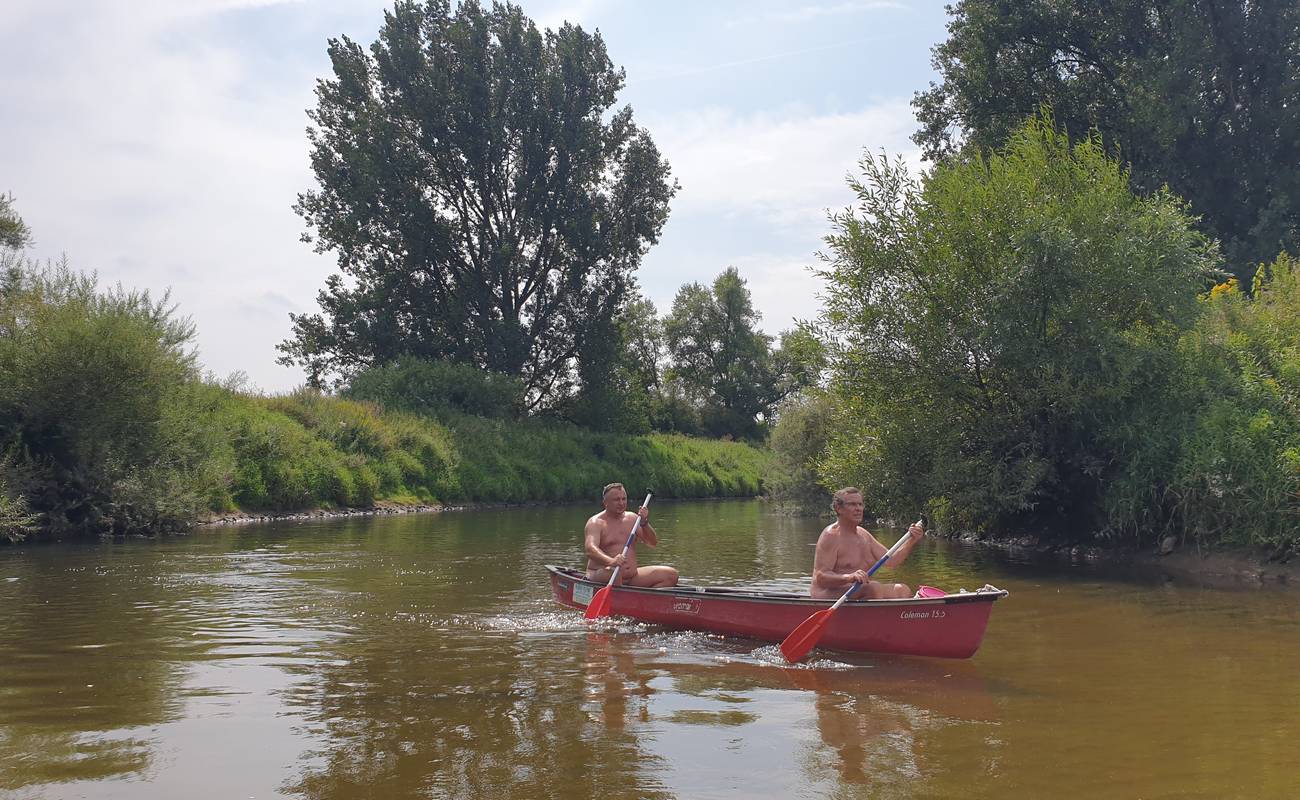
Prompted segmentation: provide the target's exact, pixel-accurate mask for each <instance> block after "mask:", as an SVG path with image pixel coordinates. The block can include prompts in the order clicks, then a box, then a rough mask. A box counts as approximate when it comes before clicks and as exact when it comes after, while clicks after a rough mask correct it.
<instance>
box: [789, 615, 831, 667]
mask: <svg viewBox="0 0 1300 800" xmlns="http://www.w3.org/2000/svg"><path fill="white" fill-rule="evenodd" d="M834 613H835V609H833V608H827V609H825V610H822V611H818V612H817V613H815V614H813V615H812V616H811V617H809V618H808V619H806V620H804V621H803V622H800V623H799V627H797V628H795V629H794V630H792V631H790V635H789V636H787V637H785V641H783V642H781V655H783V656H785V660H786V661H789V662H790V663H791V664H793V663H794V662H796V661H802V660H803V657H804V656H806V655H808V653H809V652H810V651H811V650H812V649H813V648H814V647H816V646H817V641H818V640H819V639H821V638H822V631H823V630H825V629H826V623H828V622H830V621H831V615H832V614H834Z"/></svg>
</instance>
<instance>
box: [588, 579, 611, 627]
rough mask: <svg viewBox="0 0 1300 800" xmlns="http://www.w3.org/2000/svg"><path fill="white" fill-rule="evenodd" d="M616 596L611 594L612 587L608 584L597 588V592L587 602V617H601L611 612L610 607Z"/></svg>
mask: <svg viewBox="0 0 1300 800" xmlns="http://www.w3.org/2000/svg"><path fill="white" fill-rule="evenodd" d="M613 603H614V598H613V597H612V596H611V592H610V587H608V586H606V587H604V588H602V589H597V590H596V594H595V595H594V596H593V597H592V598H591V602H590V603H588V604H587V614H586V616H587V619H599V618H600V617H603V616H606V615H608V614H609V607H610V606H611V605H613Z"/></svg>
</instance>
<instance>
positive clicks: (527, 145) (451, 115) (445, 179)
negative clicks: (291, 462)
mask: <svg viewBox="0 0 1300 800" xmlns="http://www.w3.org/2000/svg"><path fill="white" fill-rule="evenodd" d="M329 55H330V59H331V61H332V63H333V72H334V76H333V78H331V79H327V80H322V81H320V82H319V84H318V86H317V91H316V95H317V106H316V108H315V109H314V110H313V111H312V112H311V113H310V117H311V120H312V122H313V123H314V127H313V128H311V129H310V130H309V139H310V141H311V147H312V153H311V163H312V170H313V172H314V174H315V177H316V181H317V183H318V184H319V186H318V188H317V189H315V190H311V191H307V192H304V193H303V194H301V195H299V198H298V203H297V205H296V206H295V209H296V211H297V212H298V213H299V214H300V215H301V216H302V217H303V219H304V220H305V222H306V223H307V226H308V228H309V229H310V230H311V231H313V232H314V237H315V241H316V247H317V249H318V251H321V252H327V251H332V252H334V253H336V254H337V259H338V268H339V270H340V273H341V274H335V275H332V276H331V277H330V278H329V279H328V280H327V281H326V286H325V289H324V290H322V291H321V292H320V294H319V297H318V301H319V303H320V306H321V309H322V312H323V313H321V314H303V315H294V316H293V317H292V320H293V327H294V335H293V337H292V338H291V339H289V340H288V341H286V342H284V343H282V344H281V345H280V348H281V350H282V351H283V353H284V355H283V357H282V358H281V362H282V363H285V364H290V365H292V364H300V365H302V366H304V367H306V369H307V371H308V373H309V378H310V381H311V382H312V383H314V384H321V383H324V382H325V381H327V380H328V379H329V378H330V377H331V376H332V377H334V378H335V379H338V378H341V379H344V380H346V378H347V377H349V376H350V375H352V374H354V373H356V372H357V371H359V370H361V369H364V368H366V367H368V366H373V365H377V364H383V363H386V362H389V361H392V360H394V359H396V358H398V357H400V356H403V355H406V356H414V357H416V358H420V359H425V360H438V359H444V360H451V361H455V362H459V363H465V364H471V365H474V366H477V367H480V368H483V369H487V370H491V371H494V372H499V373H504V374H507V375H518V376H520V377H521V378H522V379H523V380H524V382H525V385H526V387H527V391H528V402H529V405H530V407H532V408H537V407H545V406H549V405H553V404H555V402H556V401H557V400H560V399H563V398H565V397H567V396H569V395H571V394H572V393H573V392H574V391H575V390H576V384H577V381H578V380H579V378H578V367H579V362H580V360H581V359H582V357H583V353H584V351H585V349H586V345H587V344H588V343H590V342H591V341H592V340H593V337H596V336H599V335H601V334H602V333H604V332H606V331H608V329H609V326H610V324H611V320H612V319H613V318H614V317H615V316H616V315H617V314H618V312H619V311H620V309H621V308H622V306H623V304H624V303H625V302H626V299H627V297H628V296H629V294H631V290H632V289H633V288H634V287H635V284H634V277H633V276H634V273H635V271H636V269H637V267H638V266H639V264H640V260H641V257H642V255H643V254H644V253H645V252H646V250H647V249H648V247H649V246H650V245H651V244H653V243H654V242H655V241H657V239H658V236H659V232H660V230H661V228H662V226H663V224H664V222H665V220H666V219H667V215H668V203H669V200H670V199H671V198H672V196H673V194H674V193H675V191H676V188H677V187H676V183H675V182H674V181H673V180H672V179H671V177H670V172H669V168H668V165H667V163H666V162H665V161H664V159H663V158H662V157H661V155H660V153H659V151H658V150H657V149H656V147H655V145H654V143H653V141H652V140H651V138H650V136H649V134H648V133H647V132H646V131H645V130H644V129H642V128H639V127H637V125H636V124H635V123H634V122H633V118H632V110H631V108H630V107H627V106H625V107H623V108H619V109H616V110H612V109H613V106H614V103H615V100H616V95H617V93H618V92H619V90H620V89H621V88H622V86H623V71H622V70H621V69H617V68H615V67H614V65H613V64H612V63H611V61H610V59H609V56H608V55H607V53H606V50H605V45H604V42H603V41H602V39H601V37H600V35H599V34H598V33H597V34H589V33H587V32H585V31H583V30H582V29H581V28H579V27H577V26H575V25H571V24H565V25H563V26H561V27H560V28H559V29H558V30H547V31H545V32H544V33H543V32H539V31H538V29H537V27H536V26H535V25H534V24H533V22H532V21H531V20H529V19H528V18H526V17H525V16H524V15H523V13H522V11H521V10H520V9H519V7H518V6H514V5H509V4H504V5H503V4H493V5H492V6H491V7H490V8H487V9H485V8H484V7H482V6H480V4H479V3H477V2H474V1H473V0H467V1H466V2H462V3H459V4H457V6H456V8H455V10H454V11H453V10H452V8H451V3H450V0H433V1H432V2H428V3H423V4H417V3H414V2H407V1H406V0H402V1H401V2H398V3H397V4H396V6H395V7H394V8H393V9H392V11H390V12H388V13H387V14H386V15H385V21H384V25H383V28H382V30H381V31H380V34H379V39H378V40H377V41H376V42H375V43H374V44H373V45H372V46H371V48H370V51H369V53H367V52H366V51H365V50H363V49H362V48H361V47H360V46H358V45H357V44H356V43H354V42H352V41H351V40H349V39H348V38H346V37H343V38H341V39H337V40H331V41H330V44H329Z"/></svg>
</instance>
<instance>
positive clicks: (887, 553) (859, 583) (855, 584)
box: [830, 520, 920, 611]
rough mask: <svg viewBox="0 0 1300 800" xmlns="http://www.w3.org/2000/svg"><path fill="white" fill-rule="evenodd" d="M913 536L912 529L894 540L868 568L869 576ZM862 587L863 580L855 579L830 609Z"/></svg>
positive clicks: (835, 607)
mask: <svg viewBox="0 0 1300 800" xmlns="http://www.w3.org/2000/svg"><path fill="white" fill-rule="evenodd" d="M917 524H918V525H919V524H920V521H919V520H918V521H917ZM911 538H912V534H911V532H910V531H909V532H908V533H905V534H903V538H901V539H899V540H898V541H896V542H894V546H893V547H891V548H889V549H888V550H886V551H885V554H884V555H883V556H881V557H880V560H879V561H877V562H876V563H874V564H872V565H871V569H869V570H867V577H868V578H870V577H871V576H872V575H875V574H876V570H878V569H880V568H881V567H883V566H885V562H886V561H888V560H889V557H890V556H892V555H893V554H894V553H897V552H898V550H899V548H901V547H902V546H903V545H905V544H907V543H908V541H909V540H911ZM861 588H862V581H854V582H853V585H852V586H850V587H849V590H848V591H847V592H845V593H844V594H842V595H840V599H839V600H836V601H835V605H833V606H831V608H830V610H831V611H834V610H835V609H837V608H839V607H840V605H841V604H843V603H844V601H845V600H848V599H849V596H850V595H852V594H853V593H854V592H856V591H857V590H858V589H861Z"/></svg>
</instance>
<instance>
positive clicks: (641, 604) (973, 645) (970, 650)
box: [546, 565, 1008, 658]
mask: <svg viewBox="0 0 1300 800" xmlns="http://www.w3.org/2000/svg"><path fill="white" fill-rule="evenodd" d="M546 570H547V571H548V572H550V574H551V591H552V592H554V594H555V599H556V600H557V601H558V602H560V603H563V604H564V605H566V606H572V607H574V608H586V607H587V604H588V603H590V602H591V598H592V597H593V596H594V595H595V593H596V592H597V591H598V590H600V589H601V588H603V587H604V585H605V584H604V583H597V582H595V581H589V580H587V578H586V576H585V575H584V574H583V573H582V572H579V571H578V570H575V569H568V568H566V567H557V566H552V565H547V567H546ZM1007 594H1008V592H1007V591H1006V590H1005V589H998V588H996V587H993V586H985V587H984V588H982V589H979V590H977V591H974V592H957V593H955V594H944V595H940V596H934V597H910V598H906V599H903V600H850V601H848V602H846V603H845V604H844V605H842V606H840V608H839V611H838V612H836V614H835V616H834V618H832V619H831V621H830V622H829V623H828V624H827V626H826V630H825V632H824V633H823V634H822V636H821V639H820V641H819V642H818V645H817V646H818V647H822V648H826V649H828V650H843V651H847V652H855V653H890V654H896V655H909V656H933V657H937V658H969V657H971V656H972V655H974V654H975V651H976V650H978V649H979V646H980V642H982V641H983V640H984V630H985V628H986V627H988V622H989V614H990V613H992V611H993V603H994V601H996V600H999V599H1001V598H1003V597H1006V596H1007ZM612 598H613V599H612V607H611V613H612V614H614V615H616V616H623V617H630V618H632V619H637V620H641V621H643V622H651V623H655V624H657V625H663V626H665V627H668V628H676V629H680V630H693V631H707V632H710V633H721V634H726V635H728V636H745V637H748V638H751V639H760V640H763V641H769V642H779V641H781V640H782V639H784V638H785V637H786V636H787V635H789V633H790V632H791V631H793V630H794V629H795V628H796V627H797V626H798V625H799V623H801V622H803V621H804V620H806V619H808V617H809V616H810V615H812V614H813V613H815V612H817V611H821V610H823V609H826V608H829V607H830V606H831V604H832V603H833V602H834V600H814V599H812V598H811V597H809V596H808V595H801V594H794V593H783V592H765V591H748V590H745V589H729V588H708V587H701V586H676V587H674V588H671V589H639V588H636V587H632V586H617V587H614V589H613V592H612Z"/></svg>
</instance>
